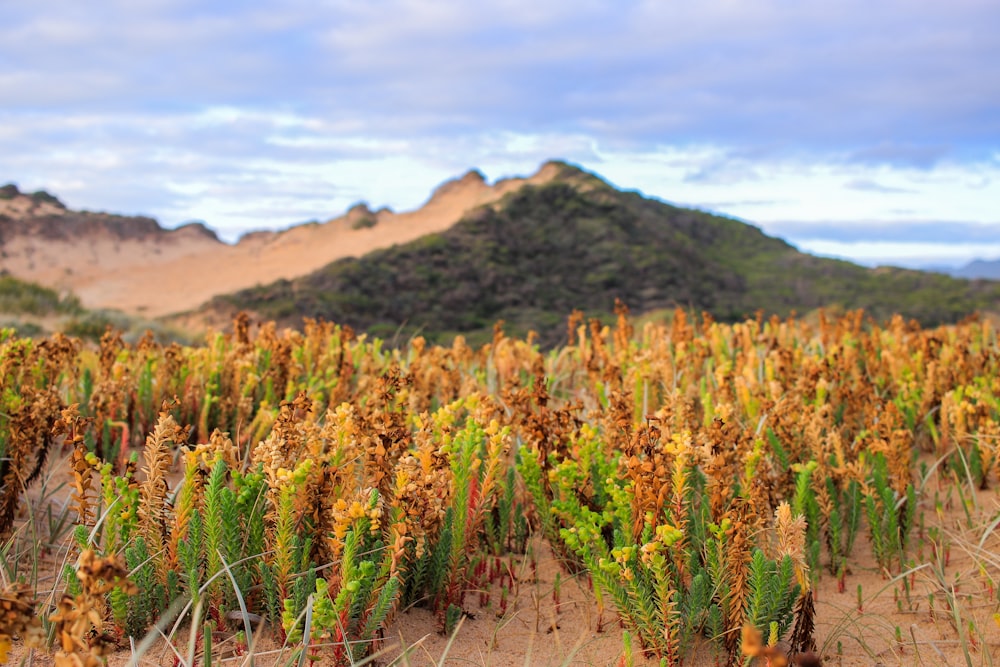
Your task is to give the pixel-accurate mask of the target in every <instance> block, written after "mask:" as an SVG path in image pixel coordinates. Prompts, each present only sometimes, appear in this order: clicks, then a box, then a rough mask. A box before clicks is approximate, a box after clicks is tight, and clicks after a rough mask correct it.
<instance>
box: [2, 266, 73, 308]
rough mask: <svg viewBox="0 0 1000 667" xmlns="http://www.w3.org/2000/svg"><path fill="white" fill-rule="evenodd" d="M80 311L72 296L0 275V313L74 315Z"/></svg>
mask: <svg viewBox="0 0 1000 667" xmlns="http://www.w3.org/2000/svg"><path fill="white" fill-rule="evenodd" d="M82 310H83V309H82V308H81V306H80V301H79V299H77V298H76V297H75V296H73V295H72V294H70V295H60V294H59V293H58V292H56V291H55V290H53V289H49V288H47V287H42V286H41V285H37V284H35V283H31V282H27V281H24V280H18V279H17V278H15V277H13V276H11V275H7V274H3V273H0V313H3V314H6V315H39V316H41V315H75V314H78V313H80V312H81V311H82Z"/></svg>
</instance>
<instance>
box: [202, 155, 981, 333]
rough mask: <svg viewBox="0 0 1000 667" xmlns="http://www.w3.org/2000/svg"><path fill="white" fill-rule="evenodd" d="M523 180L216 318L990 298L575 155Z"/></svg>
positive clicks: (453, 322) (727, 314)
mask: <svg viewBox="0 0 1000 667" xmlns="http://www.w3.org/2000/svg"><path fill="white" fill-rule="evenodd" d="M566 175H567V176H568V178H567V179H565V180H564V179H555V180H552V181H550V182H547V183H543V184H538V185H527V186H524V187H522V188H520V189H518V190H517V191H515V192H512V193H510V194H508V195H507V196H506V197H504V198H503V199H502V200H500V201H499V202H497V203H496V204H495V205H493V206H490V207H482V208H479V209H476V210H475V211H473V212H472V213H470V214H468V215H466V216H465V217H464V218H463V219H462V220H460V221H459V222H458V223H457V224H455V225H454V226H452V227H450V228H448V229H446V230H443V231H441V232H438V233H435V234H430V235H427V236H424V237H422V238H420V239H417V240H415V241H412V242H410V243H407V244H402V245H396V246H393V247H390V248H384V249H380V250H377V251H374V252H372V253H370V254H368V255H365V256H362V257H360V258H345V259H341V260H338V261H336V262H333V263H331V264H329V265H327V266H325V267H323V268H322V269H320V270H318V271H315V272H313V273H310V274H307V275H305V276H302V277H300V278H297V279H294V280H280V281H276V282H274V283H271V284H269V285H263V286H259V287H254V288H250V289H247V290H242V291H240V292H236V293H233V294H230V295H223V296H220V297H217V298H215V299H213V301H212V302H210V304H209V305H208V306H206V308H204V309H202V312H203V313H205V314H206V316H209V317H211V318H214V319H215V321H219V320H220V318H225V317H226V316H228V315H231V314H232V313H233V312H235V311H237V310H241V309H244V310H249V311H252V312H254V313H256V314H257V315H259V316H260V317H263V318H266V319H276V320H278V321H280V322H281V323H283V324H287V325H295V324H298V323H299V322H300V320H301V318H302V317H303V316H305V317H322V318H325V319H329V320H334V321H337V322H339V323H343V324H349V325H351V326H352V327H355V328H357V329H361V330H367V331H371V332H372V333H374V334H376V335H382V336H393V335H395V334H397V333H402V334H413V333H417V332H420V333H424V334H426V335H428V337H430V338H435V339H443V338H446V337H448V336H450V335H452V334H457V333H461V334H464V335H468V336H472V337H474V338H475V339H477V341H481V340H485V339H488V337H489V336H490V335H491V331H492V325H493V322H494V321H496V320H497V319H503V320H506V321H507V323H508V325H509V326H510V328H511V331H512V332H514V333H518V334H523V333H525V332H526V331H527V330H529V329H532V330H535V331H537V332H538V333H539V334H540V336H541V341H542V342H543V344H553V343H555V342H557V339H558V338H560V337H561V336H562V335H563V332H564V322H565V317H566V316H567V315H568V314H569V313H570V312H571V311H572V310H575V309H577V308H579V309H582V310H585V311H587V313H588V314H589V315H595V316H598V317H610V316H611V310H612V307H613V304H614V302H615V300H616V299H621V300H622V301H623V302H625V303H626V304H628V305H629V306H630V307H632V308H633V309H634V310H635V311H636V312H646V311H650V310H657V309H663V308H672V307H682V308H688V309H693V310H698V311H705V312H708V313H711V314H712V315H713V316H715V317H717V318H721V319H728V320H734V319H739V318H741V317H745V316H748V315H752V314H753V313H754V312H755V311H757V310H758V309H759V310H763V311H764V312H765V313H767V314H769V315H770V314H777V315H787V314H789V313H791V312H792V311H798V312H805V311H807V310H811V309H815V308H818V307H823V306H833V305H839V306H841V307H844V308H858V307H864V308H866V309H868V310H869V313H870V314H871V315H872V316H874V317H888V316H890V315H891V314H893V313H894V312H897V311H899V312H901V313H902V314H903V315H904V316H906V317H912V318H915V319H917V320H918V321H920V322H921V323H924V324H935V323H941V322H947V321H955V320H958V319H961V318H962V317H964V316H966V315H968V314H969V313H970V312H971V311H973V310H976V309H989V310H996V309H997V308H998V306H1000V284H997V283H984V282H971V283H970V282H968V281H963V280H957V279H953V278H949V277H947V276H943V275H939V274H928V273H923V272H919V271H910V270H905V269H896V268H891V267H880V268H878V269H867V268H864V267H861V266H858V265H855V264H851V263H850V262H845V261H841V260H833V259H826V258H820V257H815V256H812V255H808V254H805V253H801V252H799V251H798V250H797V249H795V248H794V247H793V246H792V245H790V244H789V243H787V242H786V241H784V240H782V239H779V238H775V237H771V236H768V235H766V234H765V233H763V232H762V231H761V230H760V229H759V228H757V227H755V226H752V225H748V224H746V223H744V222H742V221H739V220H736V219H733V218H728V217H725V216H718V215H714V214H710V213H707V212H703V211H697V210H692V209H685V208H681V207H677V206H673V205H671V204H668V203H665V202H662V201H659V200H655V199H650V198H647V197H644V196H642V195H640V194H639V193H637V192H634V191H622V190H618V189H616V188H614V187H612V186H611V185H610V184H608V183H606V182H605V181H603V180H601V179H600V178H599V177H597V176H595V175H593V174H589V173H587V172H584V171H582V170H579V169H576V170H574V171H570V172H566Z"/></svg>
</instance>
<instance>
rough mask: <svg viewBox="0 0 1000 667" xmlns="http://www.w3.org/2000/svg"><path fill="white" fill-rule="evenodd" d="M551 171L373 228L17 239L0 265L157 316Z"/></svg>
mask: <svg viewBox="0 0 1000 667" xmlns="http://www.w3.org/2000/svg"><path fill="white" fill-rule="evenodd" d="M558 172H559V167H558V166H557V165H554V164H546V165H545V166H543V167H542V168H541V169H540V170H539V171H538V172H537V173H536V174H535V175H533V176H531V177H529V178H512V179H506V180H502V181H498V182H497V183H495V184H493V185H489V184H488V183H486V182H485V181H484V180H483V178H482V176H481V175H480V174H479V173H478V172H474V171H473V172H469V173H468V174H466V175H465V176H463V177H461V178H459V179H456V180H452V181H448V182H447V183H444V184H443V185H441V186H440V187H439V188H438V189H437V190H435V192H434V194H433V195H432V196H431V198H430V199H429V200H428V201H427V203H426V204H424V205H423V206H422V207H421V208H419V209H417V210H415V211H410V212H405V213H393V212H392V211H389V210H386V209H383V210H380V211H378V212H376V213H373V214H371V215H372V217H374V218H375V220H376V222H377V224H375V226H373V227H367V228H364V227H363V228H360V229H354V228H353V226H354V223H355V222H356V221H357V218H358V212H357V211H355V212H353V214H352V212H348V213H347V214H345V215H342V216H340V217H337V218H333V219H331V220H329V221H327V222H325V223H321V224H313V225H301V226H297V227H293V228H291V229H288V230H285V231H283V232H275V233H271V232H260V233H254V234H250V235H247V236H245V237H244V238H243V239H241V240H240V242H238V243H237V244H235V245H227V244H225V243H221V242H219V241H215V240H213V239H212V238H210V237H209V236H207V235H205V234H204V233H201V232H199V231H198V230H195V229H192V228H188V229H184V228H182V229H179V230H176V231H173V232H169V233H167V234H165V235H163V236H162V237H161V238H159V239H158V240H157V242H156V243H155V244H150V243H149V242H147V241H122V240H119V239H115V238H111V236H110V235H107V236H105V237H102V238H87V239H83V240H79V241H53V240H50V239H39V238H37V237H34V236H25V235H20V236H14V237H13V238H10V239H8V240H6V241H5V243H4V245H3V254H2V256H0V268H2V269H6V270H8V271H10V272H11V273H12V274H13V275H15V276H17V277H19V278H23V279H26V280H31V281H35V282H39V283H41V284H43V285H47V286H50V287H55V288H58V289H64V290H70V291H72V292H73V293H75V294H76V295H77V296H79V297H80V300H81V301H82V303H83V305H84V306H85V307H87V308H112V309H117V310H122V311H124V312H126V313H129V314H132V315H141V316H145V317H159V316H163V315H169V314H173V313H178V312H183V311H187V310H190V309H194V308H197V307H198V306H200V305H201V304H203V303H204V302H206V301H208V300H209V299H210V298H212V297H213V296H216V295H218V294H225V293H228V292H233V291H236V290H239V289H242V288H246V287H252V286H254V285H258V284H267V283H270V282H273V281H275V280H278V279H281V278H289V279H290V278H295V277H298V276H301V275H305V274H307V273H310V272H312V271H315V270H316V269H319V268H321V267H323V266H325V265H326V264H329V263H330V262H332V261H334V260H337V259H341V258H343V257H356V256H361V255H363V254H365V253H368V252H371V251H372V250H376V249H379V248H385V247H389V246H391V245H394V244H397V243H406V242H408V241H412V240H414V239H417V238H419V237H421V236H424V235H426V234H430V233H433V232H439V231H443V230H445V229H447V228H448V227H450V226H452V225H453V224H455V223H456V222H458V220H459V219H460V218H461V217H462V216H463V215H465V214H466V213H468V212H469V211H471V210H472V209H474V208H477V207H479V206H484V205H489V204H492V203H494V202H496V201H498V200H499V199H500V198H501V197H503V196H504V195H506V194H508V193H510V192H513V191H515V190H517V189H518V188H520V187H522V186H523V185H525V184H532V185H538V184H543V183H546V182H548V181H550V180H551V179H552V178H554V177H555V176H556V175H557V174H558ZM25 199H26V198H21V199H18V200H10V201H6V202H0V204H6V205H7V208H8V209H11V210H9V211H8V213H9V214H11V215H14V214H15V213H16V214H17V215H28V214H29V213H30V212H29V211H27V210H24V211H22V210H20V209H18V210H17V211H14V210H13V208H12V207H13V203H16V202H17V201H23V200H25ZM29 201H30V200H29ZM12 202H13V203H12ZM46 206H51V205H46ZM22 208H23V207H22ZM52 208H56V207H52ZM4 210H7V209H2V210H0V213H3V212H4ZM45 210H46V211H47V209H45ZM37 213H38V211H35V214H37Z"/></svg>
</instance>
